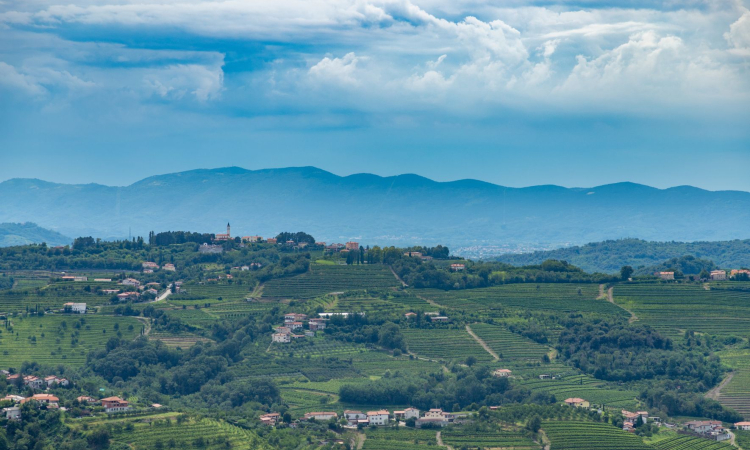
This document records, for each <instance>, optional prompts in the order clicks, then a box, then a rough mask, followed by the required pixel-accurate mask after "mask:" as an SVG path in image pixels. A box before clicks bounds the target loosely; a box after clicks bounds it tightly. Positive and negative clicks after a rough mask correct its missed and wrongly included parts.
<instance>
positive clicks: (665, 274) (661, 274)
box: [656, 272, 674, 280]
mask: <svg viewBox="0 0 750 450" xmlns="http://www.w3.org/2000/svg"><path fill="white" fill-rule="evenodd" d="M656 276H657V277H659V278H661V279H662V280H674V272H656Z"/></svg>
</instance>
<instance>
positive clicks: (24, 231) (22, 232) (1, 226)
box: [0, 222, 73, 247]
mask: <svg viewBox="0 0 750 450" xmlns="http://www.w3.org/2000/svg"><path fill="white" fill-rule="evenodd" d="M42 242H46V243H47V244H48V245H66V244H70V243H71V242H73V239H71V238H69V237H67V236H63V235H62V234H60V233H57V232H55V231H51V230H47V229H45V228H42V227H40V226H38V225H37V224H35V223H29V222H27V223H0V247H11V246H14V245H27V244H41V243H42Z"/></svg>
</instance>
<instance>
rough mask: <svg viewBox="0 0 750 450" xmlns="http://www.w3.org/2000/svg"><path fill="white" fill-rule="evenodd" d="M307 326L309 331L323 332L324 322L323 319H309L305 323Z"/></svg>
mask: <svg viewBox="0 0 750 450" xmlns="http://www.w3.org/2000/svg"><path fill="white" fill-rule="evenodd" d="M307 325H308V327H309V328H310V331H318V330H325V329H326V320H325V319H310V320H309V321H308V322H307Z"/></svg>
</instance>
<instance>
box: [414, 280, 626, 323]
mask: <svg viewBox="0 0 750 450" xmlns="http://www.w3.org/2000/svg"><path fill="white" fill-rule="evenodd" d="M415 292H417V293H418V294H419V295H420V296H423V297H426V298H429V299H431V300H433V301H435V302H436V303H438V304H440V305H443V306H446V307H448V308H455V309H460V310H466V311H489V310H492V309H503V308H505V309H520V310H542V311H559V312H582V313H598V314H604V315H612V316H627V315H628V314H627V312H626V311H623V310H622V309H621V308H618V307H617V306H615V305H613V304H611V303H609V302H607V301H606V300H601V299H599V300H597V297H598V296H599V286H598V285H594V284H565V283H546V284H545V283H540V284H535V283H528V284H508V285H504V286H496V287H491V288H485V289H469V290H457V291H438V290H434V289H425V290H419V291H415Z"/></svg>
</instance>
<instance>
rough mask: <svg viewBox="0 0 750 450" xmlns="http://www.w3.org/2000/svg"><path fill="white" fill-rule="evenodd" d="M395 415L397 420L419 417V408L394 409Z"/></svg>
mask: <svg viewBox="0 0 750 450" xmlns="http://www.w3.org/2000/svg"><path fill="white" fill-rule="evenodd" d="M393 417H395V418H396V420H407V419H412V418H414V419H419V410H418V409H417V408H406V409H404V410H402V411H393Z"/></svg>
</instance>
